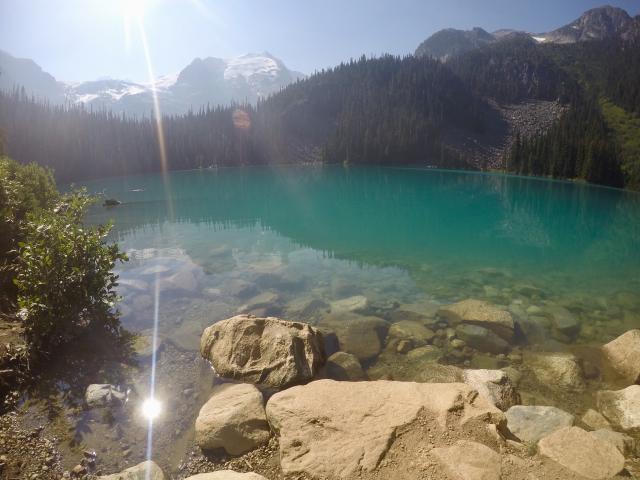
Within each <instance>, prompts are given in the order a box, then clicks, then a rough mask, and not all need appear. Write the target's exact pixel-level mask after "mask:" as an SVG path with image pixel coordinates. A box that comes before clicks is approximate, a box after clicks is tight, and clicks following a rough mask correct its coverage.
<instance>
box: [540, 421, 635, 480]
mask: <svg viewBox="0 0 640 480" xmlns="http://www.w3.org/2000/svg"><path fill="white" fill-rule="evenodd" d="M538 451H539V453H540V454H541V455H544V456H546V457H549V458H551V459H552V460H554V461H556V462H558V463H559V464H560V465H562V466H563V467H565V468H567V469H569V470H571V471H572V472H575V473H577V474H578V475H582V476H583V477H585V478H588V479H592V480H605V479H609V478H611V477H613V476H615V475H617V474H618V473H620V472H621V471H622V470H623V469H624V457H623V456H622V454H621V453H620V452H619V451H618V449H617V448H616V447H615V446H613V445H612V444H611V443H609V442H606V441H604V440H601V439H599V438H597V437H596V436H593V435H590V434H589V432H586V431H585V430H582V429H581V428H578V427H565V428H561V429H560V430H556V431H555V432H553V433H552V434H551V435H548V436H546V437H544V438H543V439H542V440H540V441H539V442H538Z"/></svg>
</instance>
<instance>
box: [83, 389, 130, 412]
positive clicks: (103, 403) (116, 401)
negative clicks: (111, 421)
mask: <svg viewBox="0 0 640 480" xmlns="http://www.w3.org/2000/svg"><path fill="white" fill-rule="evenodd" d="M126 397H127V395H126V394H125V393H124V392H121V391H119V390H118V389H117V388H116V387H114V386H113V385H109V384H108V383H103V384H98V383H94V384H92V385H89V386H88V387H87V390H86V391H85V394H84V401H85V402H86V404H87V406H88V407H89V408H95V407H111V406H117V405H122V404H123V403H124V401H125V399H126Z"/></svg>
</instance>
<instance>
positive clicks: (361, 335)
mask: <svg viewBox="0 0 640 480" xmlns="http://www.w3.org/2000/svg"><path fill="white" fill-rule="evenodd" d="M321 325H323V326H327V327H329V328H331V329H332V330H333V331H334V332H335V333H336V336H337V337H338V342H339V344H340V350H342V351H344V352H347V353H351V354H352V355H355V356H356V357H358V360H360V361H364V360H369V359H371V358H373V357H375V356H376V355H378V354H379V353H380V351H381V350H382V345H383V342H384V338H385V337H386V335H387V331H388V329H389V324H388V323H387V322H385V321H384V320H382V319H381V318H378V317H371V316H364V315H359V314H356V313H347V312H345V313H339V314H334V313H332V314H331V315H328V316H327V317H325V319H324V320H323V322H322V324H321Z"/></svg>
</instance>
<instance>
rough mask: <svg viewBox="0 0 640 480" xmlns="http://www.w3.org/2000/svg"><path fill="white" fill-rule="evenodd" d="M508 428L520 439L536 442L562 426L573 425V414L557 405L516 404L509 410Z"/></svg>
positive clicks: (507, 415)
mask: <svg viewBox="0 0 640 480" xmlns="http://www.w3.org/2000/svg"><path fill="white" fill-rule="evenodd" d="M506 417H507V428H508V429H509V431H510V432H511V433H512V434H513V435H514V436H515V437H516V438H518V439H519V440H521V441H523V442H525V443H536V442H537V441H538V440H540V439H541V438H542V437H545V436H547V435H549V434H551V433H553V432H555V431H556V430H559V429H561V428H565V427H570V426H572V425H573V421H574V418H573V415H571V414H570V413H567V412H565V411H564V410H560V409H559V408H556V407H545V406H533V405H526V406H525V405H516V406H513V407H511V408H510V409H509V410H507V413H506Z"/></svg>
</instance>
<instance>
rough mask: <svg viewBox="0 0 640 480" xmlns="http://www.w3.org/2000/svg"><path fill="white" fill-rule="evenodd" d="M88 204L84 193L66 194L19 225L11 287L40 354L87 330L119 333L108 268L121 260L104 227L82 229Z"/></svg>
mask: <svg viewBox="0 0 640 480" xmlns="http://www.w3.org/2000/svg"><path fill="white" fill-rule="evenodd" d="M92 201H93V199H92V198H91V197H89V196H87V195H86V193H85V192H84V191H78V192H75V193H73V194H70V195H66V196H64V197H63V198H62V199H61V202H59V203H58V205H57V206H56V207H55V208H53V209H43V210H41V211H40V212H39V213H37V214H34V215H30V216H29V217H28V219H27V221H26V222H25V224H24V227H23V230H24V238H25V241H24V242H21V243H20V245H19V258H18V270H17V275H16V279H15V284H16V285H17V287H18V306H19V308H20V310H19V316H20V318H21V319H22V321H23V322H24V326H25V333H26V336H27V340H28V342H29V343H30V345H31V346H32V348H35V349H36V351H37V352H38V353H40V354H47V353H49V352H50V351H51V350H52V349H54V348H56V347H57V346H60V345H61V344H63V343H66V342H68V341H69V340H71V339H73V338H76V337H77V336H79V335H80V334H81V333H82V332H83V331H85V330H87V329H89V330H94V329H96V328H102V329H106V330H108V331H110V332H111V333H113V332H116V331H117V330H118V329H119V325H120V322H119V320H118V317H117V316H116V315H114V314H113V308H114V305H115V302H116V300H117V295H116V292H115V286H116V281H117V278H118V277H117V275H115V274H114V273H113V268H114V266H115V264H116V262H117V261H118V260H121V261H125V260H126V256H125V255H124V254H123V253H121V252H120V251H119V250H118V246H117V245H115V244H111V245H108V244H106V243H105V237H106V236H107V234H108V233H109V230H110V229H111V226H110V225H102V226H98V227H87V226H85V225H84V224H83V222H82V219H83V216H84V214H85V212H86V209H87V207H88V205H89V204H90V203H91V202H92Z"/></svg>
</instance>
